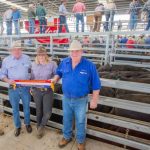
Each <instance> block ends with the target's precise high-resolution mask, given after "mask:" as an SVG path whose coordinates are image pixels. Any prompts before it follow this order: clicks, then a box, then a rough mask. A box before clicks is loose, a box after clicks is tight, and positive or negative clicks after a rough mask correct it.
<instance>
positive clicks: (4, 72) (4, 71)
mask: <svg viewBox="0 0 150 150" xmlns="http://www.w3.org/2000/svg"><path fill="white" fill-rule="evenodd" d="M7 74H8V70H7V68H6V62H5V61H3V62H2V68H1V70H0V79H1V80H2V79H4V78H6V77H7Z"/></svg>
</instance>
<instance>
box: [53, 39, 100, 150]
mask: <svg viewBox="0 0 150 150" xmlns="http://www.w3.org/2000/svg"><path fill="white" fill-rule="evenodd" d="M69 51H70V56H69V57H67V58H65V59H64V60H62V62H61V63H60V65H59V67H58V69H57V71H56V75H55V77H54V78H53V80H52V81H53V82H54V83H56V82H58V80H59V79H60V78H62V89H63V95H64V96H63V125H64V126H63V138H62V140H61V141H60V142H59V147H60V148H62V147H64V146H66V145H67V144H68V143H69V142H70V141H71V139H72V122H73V119H74V118H75V123H76V138H77V143H78V150H85V138H86V111H87V106H88V94H89V93H90V91H92V96H91V98H92V99H91V101H90V108H91V109H95V108H96V107H97V102H98V98H99V91H100V88H101V84H100V80H99V75H98V72H97V70H96V66H95V65H94V64H93V63H92V62H90V61H89V60H87V59H86V58H84V57H82V54H83V50H82V46H81V44H80V42H79V41H77V40H74V41H73V42H72V43H71V45H70V48H69Z"/></svg>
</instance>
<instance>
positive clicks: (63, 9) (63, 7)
mask: <svg viewBox="0 0 150 150" xmlns="http://www.w3.org/2000/svg"><path fill="white" fill-rule="evenodd" d="M67 13H68V12H67V9H66V0H62V1H61V5H60V6H59V14H60V16H59V21H60V23H59V24H60V25H59V31H58V32H59V33H61V32H62V27H63V25H64V26H65V28H66V32H69V29H68V25H67V18H66V15H67Z"/></svg>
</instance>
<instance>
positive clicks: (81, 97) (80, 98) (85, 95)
mask: <svg viewBox="0 0 150 150" xmlns="http://www.w3.org/2000/svg"><path fill="white" fill-rule="evenodd" d="M87 96H88V95H87V94H86V95H84V96H80V97H67V96H66V97H67V98H69V99H82V98H85V97H87Z"/></svg>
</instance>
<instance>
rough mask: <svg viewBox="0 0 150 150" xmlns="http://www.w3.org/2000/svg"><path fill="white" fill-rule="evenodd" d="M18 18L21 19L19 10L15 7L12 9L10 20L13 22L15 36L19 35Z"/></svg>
mask: <svg viewBox="0 0 150 150" xmlns="http://www.w3.org/2000/svg"><path fill="white" fill-rule="evenodd" d="M20 18H21V13H20V10H18V9H17V8H16V7H13V13H12V20H13V22H14V26H15V34H16V35H18V34H20Z"/></svg>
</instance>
